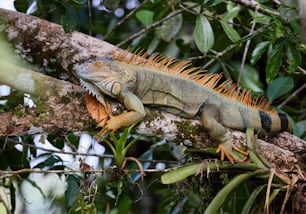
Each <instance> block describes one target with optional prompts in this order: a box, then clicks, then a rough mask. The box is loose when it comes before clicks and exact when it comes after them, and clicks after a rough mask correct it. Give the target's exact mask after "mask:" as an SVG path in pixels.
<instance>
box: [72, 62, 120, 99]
mask: <svg viewBox="0 0 306 214" xmlns="http://www.w3.org/2000/svg"><path fill="white" fill-rule="evenodd" d="M111 62H112V60H111V59H109V58H101V59H95V60H91V61H87V62H85V63H83V64H79V65H75V67H74V68H75V71H76V74H77V75H78V77H79V78H80V84H81V86H82V87H84V88H85V89H86V90H87V91H88V92H89V93H91V94H93V95H94V96H95V97H97V98H98V96H99V95H100V94H101V93H102V94H106V95H109V96H111V97H117V96H118V95H119V94H120V91H121V84H120V82H118V69H114V68H113V66H114V65H113V64H112V63H111Z"/></svg>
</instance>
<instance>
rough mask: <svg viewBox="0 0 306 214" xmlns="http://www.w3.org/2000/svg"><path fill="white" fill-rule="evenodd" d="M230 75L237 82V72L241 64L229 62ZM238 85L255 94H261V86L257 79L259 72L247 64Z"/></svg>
mask: <svg viewBox="0 0 306 214" xmlns="http://www.w3.org/2000/svg"><path fill="white" fill-rule="evenodd" d="M229 65H230V67H229V68H230V69H229V71H230V73H231V75H232V76H233V78H234V79H235V80H236V81H237V80H238V76H239V71H240V67H241V62H231V63H229ZM240 84H241V86H242V87H243V88H248V89H250V90H252V91H253V92H256V93H257V94H263V92H264V90H263V88H264V87H263V84H262V82H261V80H260V78H259V72H258V71H257V70H256V68H255V67H253V66H250V65H249V64H245V65H244V69H243V73H242V76H241V80H240Z"/></svg>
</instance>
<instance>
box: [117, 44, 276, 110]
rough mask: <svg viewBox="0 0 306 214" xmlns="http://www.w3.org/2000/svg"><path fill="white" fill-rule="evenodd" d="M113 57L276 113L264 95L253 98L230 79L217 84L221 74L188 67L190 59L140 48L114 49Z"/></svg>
mask: <svg viewBox="0 0 306 214" xmlns="http://www.w3.org/2000/svg"><path fill="white" fill-rule="evenodd" d="M113 58H114V59H115V60H117V61H120V62H125V63H128V64H134V65H136V66H140V67H147V68H151V69H154V71H158V72H166V73H168V74H170V75H175V76H179V77H182V78H184V79H187V80H191V81H193V82H195V83H197V84H200V85H201V86H202V87H204V88H206V89H211V90H214V91H216V92H217V93H219V94H221V95H223V96H225V97H227V98H229V99H231V100H233V101H237V102H239V103H242V104H244V105H247V106H249V107H251V108H255V109H257V110H260V111H265V112H268V113H271V114H277V112H276V111H275V110H274V109H270V104H269V103H268V102H267V101H266V99H265V98H264V97H261V96H258V97H257V98H253V97H252V96H251V91H250V90H248V89H241V88H240V87H238V86H237V84H235V83H233V82H232V81H230V80H227V81H225V82H223V83H222V84H220V85H218V83H219V81H220V79H221V78H222V76H223V75H222V74H207V71H206V70H200V69H199V67H190V66H191V65H192V63H191V62H190V61H183V60H178V59H175V58H171V57H166V56H163V55H161V54H159V53H155V54H153V55H151V56H149V55H148V54H147V53H146V52H144V51H142V50H140V51H136V53H134V54H133V53H131V52H130V50H129V49H127V50H125V51H122V52H118V51H114V52H113Z"/></svg>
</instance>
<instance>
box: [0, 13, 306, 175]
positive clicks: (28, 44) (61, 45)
mask: <svg viewBox="0 0 306 214" xmlns="http://www.w3.org/2000/svg"><path fill="white" fill-rule="evenodd" d="M0 14H1V15H0V29H1V30H2V32H4V33H5V35H6V37H7V39H8V40H9V41H10V43H11V44H13V46H14V47H15V48H16V50H17V51H18V52H19V53H20V54H21V55H22V56H24V57H25V58H26V59H27V60H29V61H32V62H33V63H35V64H37V65H40V66H42V67H48V66H49V65H50V64H52V63H54V61H56V65H57V66H58V68H60V69H63V70H64V71H66V72H70V71H71V70H73V66H74V65H75V64H77V63H81V62H83V61H84V60H87V59H90V58H96V57H102V56H105V55H108V54H109V53H110V52H112V51H114V50H115V49H116V47H114V46H113V45H111V44H109V43H106V42H103V41H100V40H98V39H95V38H92V37H89V36H87V35H85V34H82V33H78V32H73V33H65V32H64V31H63V29H62V27H61V26H59V25H56V24H53V23H50V22H47V21H45V20H41V19H38V18H36V17H33V16H28V15H25V14H21V13H16V12H10V11H6V10H3V9H0ZM117 50H118V49H117ZM54 59H55V60H54ZM8 71H9V72H8ZM0 76H1V78H0V84H7V85H10V86H12V87H14V88H16V89H18V90H21V91H23V92H27V93H30V94H32V95H34V97H35V99H36V100H38V101H40V102H38V103H39V107H38V108H34V109H29V108H24V107H22V110H23V114H21V115H20V114H14V113H13V111H11V112H5V113H0V120H1V125H0V136H5V135H25V134H28V133H29V131H30V130H33V127H41V128H42V129H43V130H45V131H49V132H62V131H63V130H64V131H72V130H84V129H86V127H88V126H92V125H93V124H92V120H90V119H89V116H88V113H87V111H86V108H85V105H84V100H83V96H82V94H83V90H82V89H81V88H80V87H78V86H76V85H73V84H72V83H70V82H67V81H63V80H58V79H55V78H52V77H49V76H46V75H44V74H40V73H37V72H33V71H30V70H27V69H23V68H20V67H17V66H14V65H10V64H7V63H5V62H2V63H1V62H0ZM24 83H26V84H24ZM110 101H111V105H112V109H113V112H118V111H122V109H123V107H122V105H121V104H119V103H118V102H116V101H113V100H110ZM146 110H147V116H146V117H145V119H144V121H143V122H142V123H140V124H139V125H138V126H137V127H136V130H135V131H136V132H137V133H139V134H151V135H154V136H159V137H161V138H164V139H167V140H171V141H173V142H176V143H184V144H190V145H191V146H192V147H193V148H208V147H216V145H215V143H214V142H212V141H211V140H210V138H209V137H208V136H207V134H206V133H205V131H204V129H203V127H202V126H201V124H200V122H199V120H196V119H195V120H188V119H184V118H180V117H178V116H175V115H172V114H169V113H165V112H161V111H159V110H158V109H151V108H147V109H146ZM90 121H91V122H90ZM31 128H32V129H31ZM229 132H230V134H231V135H232V138H233V140H234V142H235V144H237V145H238V146H243V145H245V135H244V134H243V133H241V132H238V131H233V130H229ZM268 142H273V144H270V143H268ZM276 143H277V145H278V146H276ZM289 144H290V145H289ZM280 145H281V146H280ZM288 145H289V146H288ZM258 147H259V148H258V149H259V151H260V153H261V154H262V155H263V156H264V157H265V158H266V159H268V160H269V161H271V162H275V163H277V165H279V166H282V167H283V168H286V169H292V168H293V166H294V165H295V164H297V163H298V162H299V156H298V155H297V152H298V151H301V150H305V147H306V143H305V142H304V141H302V140H300V139H298V138H296V137H294V136H293V135H290V134H288V133H282V134H281V135H277V136H276V137H273V138H266V139H265V141H259V146H258ZM281 147H282V148H281Z"/></svg>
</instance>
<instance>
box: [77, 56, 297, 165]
mask: <svg viewBox="0 0 306 214" xmlns="http://www.w3.org/2000/svg"><path fill="white" fill-rule="evenodd" d="M189 67H190V63H189V62H186V61H178V60H175V59H170V58H166V57H162V56H160V55H158V54H156V55H153V56H151V57H147V56H146V55H141V54H138V55H132V54H130V53H128V52H127V51H126V52H124V53H121V54H116V53H114V54H113V56H111V57H103V58H99V59H94V60H91V61H87V62H85V63H83V64H80V65H77V66H76V67H75V69H76V73H77V75H78V76H79V78H80V83H81V85H82V86H83V87H85V88H86V89H87V90H88V91H89V92H90V93H92V94H93V95H94V96H95V97H96V98H97V100H98V101H99V102H100V103H101V104H102V105H103V106H105V107H107V103H106V101H105V100H104V98H103V96H104V95H108V96H111V97H113V98H116V99H118V100H119V101H120V102H122V103H123V104H124V106H125V108H126V109H127V110H128V111H127V112H125V113H122V114H120V115H117V116H110V117H109V119H108V120H107V121H106V122H103V124H101V125H105V126H104V128H105V129H107V130H110V131H113V132H114V131H116V130H118V129H119V128H121V127H127V126H130V125H131V124H134V123H136V122H139V121H141V120H142V119H143V118H144V117H145V115H146V112H145V110H144V105H149V106H155V107H158V108H160V109H162V110H165V111H167V112H170V113H173V114H176V115H179V116H182V117H185V118H196V117H198V118H200V120H201V122H202V124H203V126H204V129H205V130H206V131H207V132H208V134H209V135H210V137H211V138H212V139H213V140H215V141H216V142H217V143H219V145H218V149H217V151H218V152H220V153H221V159H223V158H224V156H226V157H227V158H228V159H229V161H230V162H233V161H234V160H235V161H241V160H242V159H239V158H238V157H237V156H236V155H235V154H234V153H233V152H232V148H234V149H237V148H235V147H233V145H232V142H231V138H230V137H229V135H228V134H227V132H226V129H225V127H228V128H232V129H237V130H245V129H246V128H255V129H264V130H266V131H267V132H279V131H289V132H291V131H292V127H291V124H290V122H289V120H288V117H287V116H286V115H285V114H282V113H277V112H276V111H274V110H270V109H269V105H268V104H267V103H266V102H265V101H264V100H255V99H253V98H252V97H251V96H250V92H249V91H247V90H241V89H239V88H237V87H236V85H234V84H232V83H231V82H229V81H226V82H224V83H222V84H221V85H219V86H217V83H218V81H219V80H220V78H221V75H220V74H206V73H205V72H204V71H199V70H198V69H197V68H189ZM237 150H238V151H239V152H241V153H243V152H242V151H241V150H239V149H237Z"/></svg>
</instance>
